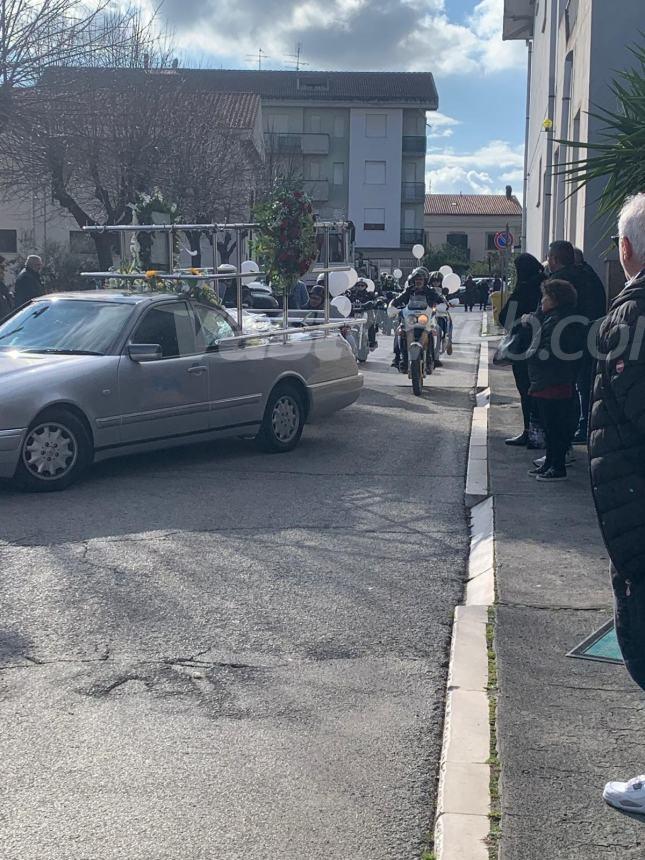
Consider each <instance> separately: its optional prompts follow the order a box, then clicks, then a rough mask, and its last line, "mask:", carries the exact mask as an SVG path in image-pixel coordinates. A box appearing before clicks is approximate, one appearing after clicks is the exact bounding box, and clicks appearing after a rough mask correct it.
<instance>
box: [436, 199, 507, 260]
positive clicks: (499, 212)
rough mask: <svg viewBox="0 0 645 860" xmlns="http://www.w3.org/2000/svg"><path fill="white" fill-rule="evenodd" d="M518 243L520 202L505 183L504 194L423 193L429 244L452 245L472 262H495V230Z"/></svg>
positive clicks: (496, 257)
mask: <svg viewBox="0 0 645 860" xmlns="http://www.w3.org/2000/svg"><path fill="white" fill-rule="evenodd" d="M507 231H508V232H509V233H511V235H512V236H513V240H514V242H516V243H519V240H520V234H521V231H522V204H521V203H520V202H519V200H518V199H517V197H515V195H514V194H513V189H512V188H511V187H510V185H509V186H508V188H507V189H506V194H426V202H425V233H426V239H427V242H428V244H429V245H431V246H432V245H434V246H437V245H453V246H454V247H457V248H460V249H461V250H462V251H464V253H465V255H466V257H467V259H468V260H470V261H471V262H480V261H487V260H489V259H490V260H491V264H493V263H497V260H498V258H499V250H498V248H497V246H496V245H495V237H496V235H497V234H498V233H506V232H507Z"/></svg>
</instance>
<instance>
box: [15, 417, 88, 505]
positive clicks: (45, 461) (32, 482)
mask: <svg viewBox="0 0 645 860" xmlns="http://www.w3.org/2000/svg"><path fill="white" fill-rule="evenodd" d="M91 459H92V443H91V442H90V439H89V436H88V433H87V430H86V429H85V426H84V425H83V423H82V421H80V420H79V419H78V418H77V417H76V416H75V415H73V414H72V413H71V412H68V411H67V410H65V409H55V410H51V411H50V412H45V413H43V414H42V415H39V416H38V418H36V420H35V421H34V422H33V423H32V424H31V426H30V427H29V429H28V430H27V432H26V433H25V438H24V440H23V443H22V447H21V449H20V460H19V462H18V467H17V469H16V474H15V481H16V483H17V484H18V486H19V487H21V488H22V489H23V490H27V491H29V492H32V493H48V492H54V491H56V490H64V489H65V487H69V485H70V484H72V483H73V482H74V481H76V480H78V478H80V476H81V475H82V473H83V472H84V471H85V469H86V468H87V466H88V465H89V463H90V461H91Z"/></svg>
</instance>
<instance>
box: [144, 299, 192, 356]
mask: <svg viewBox="0 0 645 860" xmlns="http://www.w3.org/2000/svg"><path fill="white" fill-rule="evenodd" d="M130 343H158V344H159V346H160V347H161V357H162V358H178V357H180V356H183V355H194V354H195V351H196V350H195V335H194V333H193V324H192V318H191V314H190V310H189V308H188V305H187V304H186V303H185V302H168V303H167V304H162V305H157V307H153V308H150V310H148V311H146V313H145V315H144V317H143V319H142V320H141V322H140V323H139V325H138V326H137V327H136V329H135V330H134V332H133V334H132V337H131V338H130Z"/></svg>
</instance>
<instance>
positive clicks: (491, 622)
mask: <svg viewBox="0 0 645 860" xmlns="http://www.w3.org/2000/svg"><path fill="white" fill-rule="evenodd" d="M486 648H487V651H488V687H487V690H488V722H489V726H490V758H489V759H488V764H489V765H490V813H489V818H490V832H489V834H488V855H489V857H490V860H497V858H498V857H499V844H500V839H501V836H502V830H501V819H502V804H501V797H500V789H499V776H500V761H499V754H498V752H497V695H498V687H497V659H496V656H495V607H493V606H490V607H489V609H488V623H487V624H486Z"/></svg>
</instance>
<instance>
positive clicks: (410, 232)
mask: <svg viewBox="0 0 645 860" xmlns="http://www.w3.org/2000/svg"><path fill="white" fill-rule="evenodd" d="M424 241H425V231H424V230H423V229H422V228H421V229H417V228H414V229H409V228H407V227H404V228H403V230H401V247H402V248H406V247H410V248H411V247H412V246H413V245H423V243H424Z"/></svg>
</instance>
